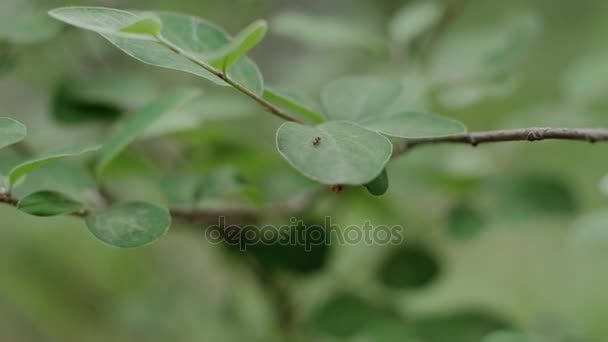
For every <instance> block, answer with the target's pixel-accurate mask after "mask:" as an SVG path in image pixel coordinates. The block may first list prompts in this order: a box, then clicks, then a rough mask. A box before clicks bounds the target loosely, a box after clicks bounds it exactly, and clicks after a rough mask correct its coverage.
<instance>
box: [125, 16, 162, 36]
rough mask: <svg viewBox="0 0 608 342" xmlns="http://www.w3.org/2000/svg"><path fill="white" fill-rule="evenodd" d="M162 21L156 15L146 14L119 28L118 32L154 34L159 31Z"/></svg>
mask: <svg viewBox="0 0 608 342" xmlns="http://www.w3.org/2000/svg"><path fill="white" fill-rule="evenodd" d="M161 27H162V23H161V21H160V19H159V18H158V17H155V16H148V17H143V18H141V19H137V20H135V21H134V22H132V23H131V24H129V25H127V26H125V27H123V28H121V29H120V32H124V33H134V34H148V35H151V36H155V35H157V34H159V33H160V29H161Z"/></svg>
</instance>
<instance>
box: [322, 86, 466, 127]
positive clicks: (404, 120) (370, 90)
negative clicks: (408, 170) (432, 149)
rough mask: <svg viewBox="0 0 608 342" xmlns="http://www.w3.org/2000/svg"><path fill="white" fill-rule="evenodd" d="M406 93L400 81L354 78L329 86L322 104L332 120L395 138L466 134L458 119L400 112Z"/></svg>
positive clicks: (326, 88)
mask: <svg viewBox="0 0 608 342" xmlns="http://www.w3.org/2000/svg"><path fill="white" fill-rule="evenodd" d="M402 93H403V86H402V83H401V82H400V81H399V80H392V79H388V80H384V79H378V78H372V77H350V78H345V79H341V80H337V81H333V82H331V83H329V84H328V85H327V86H326V87H325V88H324V89H323V91H322V93H321V100H322V102H323V106H324V107H325V110H326V112H327V115H328V116H329V117H330V118H332V119H336V120H349V121H354V122H356V123H358V124H359V125H361V126H363V127H365V128H369V129H371V130H374V131H377V132H379V133H382V134H385V135H388V136H392V137H398V138H410V139H414V138H431V137H442V136H447V135H453V134H461V133H465V132H466V127H465V126H464V125H463V124H462V123H460V122H459V121H456V120H454V119H450V118H447V117H443V116H439V115H434V114H427V113H419V112H408V111H406V110H407V109H405V108H396V106H394V104H395V103H398V101H399V99H400V97H401V95H402Z"/></svg>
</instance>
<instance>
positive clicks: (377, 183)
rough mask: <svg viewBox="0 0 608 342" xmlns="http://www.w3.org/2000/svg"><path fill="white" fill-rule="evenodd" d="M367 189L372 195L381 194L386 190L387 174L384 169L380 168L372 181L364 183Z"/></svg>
mask: <svg viewBox="0 0 608 342" xmlns="http://www.w3.org/2000/svg"><path fill="white" fill-rule="evenodd" d="M365 187H366V188H367V191H369V193H370V194H372V195H374V196H382V195H384V193H386V190H388V174H387V173H386V169H384V170H382V173H381V174H380V175H379V176H378V177H376V178H374V180H373V181H371V182H369V183H367V184H365Z"/></svg>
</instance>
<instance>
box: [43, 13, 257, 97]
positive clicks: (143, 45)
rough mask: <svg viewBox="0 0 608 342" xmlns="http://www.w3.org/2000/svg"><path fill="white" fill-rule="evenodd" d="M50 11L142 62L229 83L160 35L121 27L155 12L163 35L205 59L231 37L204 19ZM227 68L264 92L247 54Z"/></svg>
mask: <svg viewBox="0 0 608 342" xmlns="http://www.w3.org/2000/svg"><path fill="white" fill-rule="evenodd" d="M49 13H50V15H51V16H53V17H55V18H57V19H59V20H61V21H63V22H66V23H68V24H71V25H74V26H76V27H80V28H83V29H87V30H91V31H94V32H97V33H99V34H101V35H102V36H103V37H105V38H106V39H108V40H109V41H110V42H111V43H113V44H114V45H115V46H116V47H118V48H119V49H121V50H123V51H124V52H125V53H126V54H128V55H130V56H131V57H133V58H135V59H138V60H140V61H141V62H144V63H147V64H150V65H155V66H159V67H163V68H169V69H174V70H180V71H184V72H188V73H191V74H194V75H197V76H201V77H204V78H206V79H208V80H210V81H212V82H215V83H217V84H220V85H227V84H226V83H225V82H224V81H222V80H221V79H219V78H218V77H216V76H215V75H213V74H212V73H210V72H209V71H207V70H206V69H205V68H203V67H202V66H200V65H198V64H196V63H194V62H192V61H191V60H189V59H188V58H186V57H184V56H183V55H182V54H178V53H176V52H175V51H174V50H173V49H171V48H169V47H168V46H166V45H165V44H163V43H161V42H160V41H159V40H158V38H157V37H155V36H151V35H150V34H134V33H127V32H122V31H121V30H122V29H124V28H125V27H129V26H130V25H132V24H133V23H136V22H137V21H138V20H144V19H146V18H149V17H150V15H154V16H156V17H158V18H159V19H160V21H161V32H160V36H162V37H163V38H164V39H166V40H167V41H169V42H170V43H171V44H173V45H175V46H177V47H179V49H181V50H182V51H183V52H184V53H186V54H188V55H189V56H192V57H195V58H197V59H199V60H202V61H204V60H205V56H210V55H213V54H214V53H217V52H218V51H220V50H222V49H223V48H225V47H226V46H228V45H229V44H230V42H231V38H230V36H229V35H228V34H227V33H226V32H224V31H223V30H221V29H220V28H218V27H216V26H215V25H213V24H211V23H209V22H207V21H205V20H203V19H200V18H197V17H193V16H188V15H181V14H175V13H162V12H128V11H123V10H117V9H110V8H101V7H63V8H57V9H55V10H52V11H51V12H49ZM205 62H206V63H209V61H205ZM227 72H228V75H229V76H230V77H231V78H232V79H233V80H234V81H236V82H238V83H240V84H241V85H243V86H245V87H246V88H248V89H249V90H251V91H253V92H255V93H256V94H260V95H261V94H262V91H263V89H264V87H263V80H262V77H261V74H260V71H259V69H258V68H257V66H256V65H255V63H253V62H252V61H251V60H249V59H248V58H240V59H238V60H237V61H236V62H235V63H234V64H233V65H232V66H231V67H230V68H228V70H227Z"/></svg>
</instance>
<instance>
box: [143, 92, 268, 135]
mask: <svg viewBox="0 0 608 342" xmlns="http://www.w3.org/2000/svg"><path fill="white" fill-rule="evenodd" d="M257 110H258V108H257V107H256V106H255V105H254V104H253V103H252V101H249V99H247V98H245V97H235V96H234V94H217V93H214V94H206V95H205V96H202V97H200V98H197V99H194V100H192V101H190V102H188V103H186V104H185V105H184V106H181V107H179V108H176V109H175V110H174V111H172V112H171V113H168V114H167V115H163V116H161V117H160V118H159V119H158V120H156V121H155V122H154V123H153V124H152V125H150V126H149V127H148V128H147V129H146V132H145V133H144V135H143V138H151V137H158V136H162V135H166V134H171V133H175V132H181V131H190V130H196V129H198V128H200V127H201V126H202V125H203V123H205V122H207V121H213V120H219V121H226V120H234V119H240V118H243V117H245V116H248V115H250V114H252V113H255V112H256V111H257Z"/></svg>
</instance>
